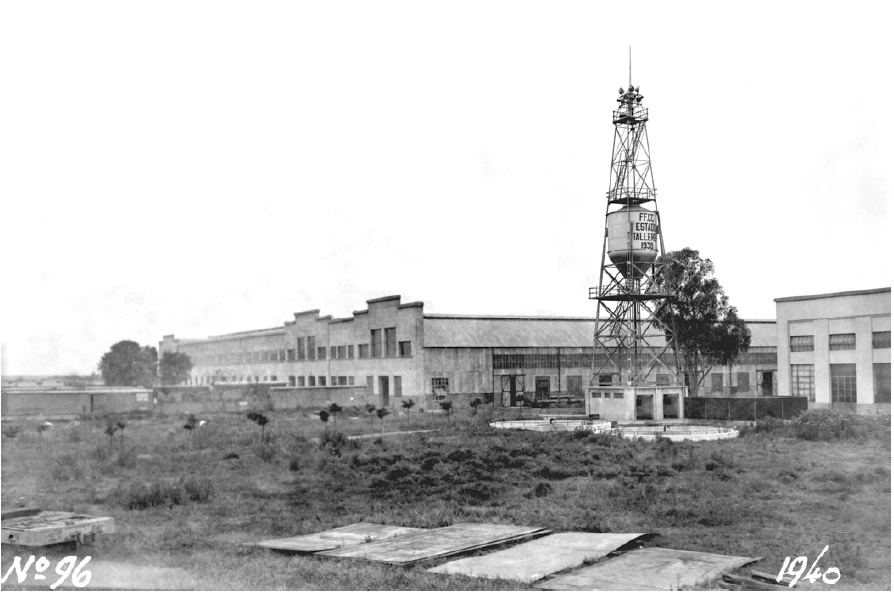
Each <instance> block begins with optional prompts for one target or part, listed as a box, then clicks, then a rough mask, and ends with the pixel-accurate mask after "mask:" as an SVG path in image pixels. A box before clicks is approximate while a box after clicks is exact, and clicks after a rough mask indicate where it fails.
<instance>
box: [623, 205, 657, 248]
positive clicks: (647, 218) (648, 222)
mask: <svg viewBox="0 0 894 594" xmlns="http://www.w3.org/2000/svg"><path fill="white" fill-rule="evenodd" d="M631 214H632V215H633V216H632V217H631V218H632V219H633V229H632V230H631V233H632V236H631V238H630V240H631V242H632V243H633V249H635V250H657V249H658V220H657V218H656V217H655V213H654V212H648V211H642V210H641V211H639V212H636V211H634V212H633V213H631Z"/></svg>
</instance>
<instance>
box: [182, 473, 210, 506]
mask: <svg viewBox="0 0 894 594" xmlns="http://www.w3.org/2000/svg"><path fill="white" fill-rule="evenodd" d="M183 490H184V491H185V492H186V496H187V498H188V499H189V500H190V501H208V500H209V499H211V496H212V495H214V483H212V482H211V479H209V478H207V477H195V476H191V477H189V478H188V479H186V480H185V481H184V482H183Z"/></svg>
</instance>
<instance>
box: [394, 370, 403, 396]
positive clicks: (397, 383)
mask: <svg viewBox="0 0 894 594" xmlns="http://www.w3.org/2000/svg"><path fill="white" fill-rule="evenodd" d="M403 395H404V390H403V382H402V380H401V378H400V376H399V375H395V376H394V397H395V398H400V397H401V396H403Z"/></svg>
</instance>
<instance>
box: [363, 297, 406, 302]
mask: <svg viewBox="0 0 894 594" xmlns="http://www.w3.org/2000/svg"><path fill="white" fill-rule="evenodd" d="M395 299H397V300H398V301H400V295H388V296H387V297H376V298H375V299H367V300H366V302H367V303H381V302H382V301H394V300H395Z"/></svg>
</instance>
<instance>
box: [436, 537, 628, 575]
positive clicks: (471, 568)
mask: <svg viewBox="0 0 894 594" xmlns="http://www.w3.org/2000/svg"><path fill="white" fill-rule="evenodd" d="M644 536H646V534H644V533H634V534H603V533H600V534H597V533H590V532H560V533H558V534H550V535H549V536H545V537H543V538H538V539H537V540H532V541H531V542H526V543H522V544H520V545H518V546H514V547H512V548H510V549H504V550H502V551H497V552H496V553H491V554H489V555H481V556H478V557H469V558H467V559H458V560H456V561H450V562H448V563H445V564H444V565H439V566H438V567H433V568H432V569H429V571H431V572H433V573H459V574H462V575H468V576H471V577H484V578H492V579H503V580H515V581H518V582H524V583H526V584H530V583H533V582H536V581H537V580H539V579H542V578H545V577H547V576H549V575H551V574H554V573H556V572H559V571H563V570H565V569H571V568H573V567H577V566H579V565H581V564H583V563H584V561H585V560H589V559H592V560H596V559H600V558H602V557H605V556H606V555H608V554H609V553H611V552H612V551H614V550H616V549H618V548H620V547H622V546H624V545H626V544H627V543H629V542H631V541H633V540H636V539H638V538H643V537H644Z"/></svg>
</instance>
